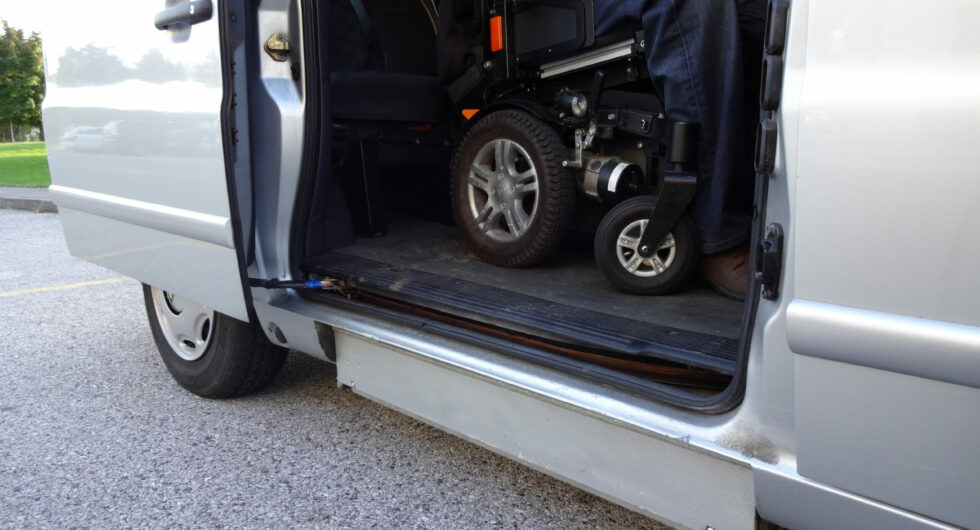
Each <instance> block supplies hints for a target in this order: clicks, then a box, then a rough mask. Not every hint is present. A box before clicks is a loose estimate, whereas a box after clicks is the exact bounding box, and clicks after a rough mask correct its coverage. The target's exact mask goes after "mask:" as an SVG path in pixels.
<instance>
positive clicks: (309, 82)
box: [289, 0, 333, 278]
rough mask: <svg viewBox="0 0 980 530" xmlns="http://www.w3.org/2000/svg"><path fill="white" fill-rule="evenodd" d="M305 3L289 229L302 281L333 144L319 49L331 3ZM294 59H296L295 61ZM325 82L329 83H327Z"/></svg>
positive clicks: (293, 263) (292, 261) (324, 62)
mask: <svg viewBox="0 0 980 530" xmlns="http://www.w3.org/2000/svg"><path fill="white" fill-rule="evenodd" d="M301 1H302V10H301V11H302V13H303V17H302V21H301V23H302V25H303V38H304V41H303V49H304V51H305V56H304V57H302V60H303V66H304V67H305V68H304V71H303V72H302V75H303V76H304V79H303V81H304V87H305V88H304V90H305V91H306V111H305V119H304V124H303V127H304V129H305V133H304V134H303V138H304V145H303V160H302V162H301V166H300V178H301V182H300V183H299V185H298V186H297V195H296V201H295V203H294V204H295V206H294V207H293V218H292V220H291V221H290V229H289V234H290V238H289V265H290V269H291V273H292V276H293V278H302V277H303V274H304V273H303V271H302V269H301V268H300V264H301V263H302V261H303V258H304V256H305V255H306V241H307V237H306V231H307V230H308V229H309V227H308V226H307V224H308V222H307V221H308V220H309V218H310V213H311V212H312V209H313V200H314V192H315V187H316V176H317V175H319V174H320V173H321V169H322V168H324V167H326V168H328V169H327V171H329V168H330V160H331V153H332V147H333V143H332V141H331V137H332V128H331V127H330V124H331V123H332V122H333V118H332V116H331V111H330V86H329V75H327V76H326V78H324V77H322V72H330V62H329V61H330V54H329V53H322V50H321V49H320V42H321V41H320V38H319V37H320V36H321V35H320V32H321V31H322V32H327V31H329V21H328V18H327V17H329V15H330V13H329V8H328V7H327V5H328V4H329V3H328V2H316V1H314V0H301ZM293 60H296V59H295V58H294V59H293ZM325 79H326V80H325Z"/></svg>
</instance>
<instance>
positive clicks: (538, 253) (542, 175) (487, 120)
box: [438, 0, 699, 295]
mask: <svg viewBox="0 0 980 530" xmlns="http://www.w3.org/2000/svg"><path fill="white" fill-rule="evenodd" d="M640 29H641V28H639V27H636V28H626V29H625V30H624V31H623V32H620V33H617V34H612V35H605V36H602V37H597V36H596V35H595V31H594V22H593V6H592V1H591V0H483V1H478V2H476V3H474V2H473V1H472V0H444V3H443V4H442V5H441V6H440V34H439V41H440V43H439V51H438V53H439V57H440V64H439V70H440V72H439V73H440V75H441V77H442V78H443V80H444V81H445V82H447V83H448V87H449V92H450V94H451V96H452V97H453V100H454V102H455V104H456V106H457V108H459V109H462V112H463V113H464V115H467V118H468V119H467V122H466V123H465V124H464V126H463V130H464V133H463V134H462V137H461V140H460V141H459V144H458V147H457V149H456V151H455V154H454V156H453V161H452V164H451V197H452V203H453V205H452V206H453V213H454V215H455V218H456V222H457V224H458V225H459V226H460V228H461V229H462V232H463V234H464V235H465V237H466V239H467V241H468V243H469V245H470V247H471V248H472V250H473V251H474V252H475V253H476V254H477V255H478V256H479V257H480V258H481V259H483V260H484V261H487V262H489V263H493V264H496V265H501V266H507V267H525V266H529V265H533V264H535V263H538V262H540V261H541V260H543V259H545V258H547V257H548V256H549V255H550V254H551V253H552V251H553V250H554V249H555V247H556V246H557V244H558V243H559V241H560V240H561V239H562V238H563V237H564V236H565V234H566V231H567V230H568V229H569V227H570V226H572V224H573V222H574V221H575V220H574V219H573V217H574V216H580V217H581V216H588V213H587V212H589V211H595V210H596V209H598V210H599V211H600V212H602V219H601V222H600V223H599V225H598V228H597V229H596V230H595V240H594V249H595V258H596V263H597V265H598V266H599V269H600V270H601V271H602V273H603V274H604V275H605V276H606V277H607V279H608V280H609V281H610V282H611V283H612V284H613V285H614V286H616V287H617V288H619V289H620V290H623V291H626V292H629V293H633V294H648V295H656V294H667V293H670V292H674V291H676V290H677V289H679V288H680V287H681V286H682V285H683V284H684V283H685V282H686V280H687V279H688V278H689V276H690V274H691V273H692V272H693V270H694V269H695V266H696V261H697V256H698V249H699V245H698V241H697V238H698V236H697V230H696V228H695V226H694V224H693V222H692V221H691V219H690V218H689V217H688V216H687V215H686V214H685V213H684V212H685V210H686V209H687V207H688V205H689V204H690V203H691V200H692V198H693V197H694V192H695V188H696V183H697V174H696V171H695V169H696V168H695V161H696V150H697V142H698V134H697V132H698V128H697V125H696V124H691V123H672V122H670V120H669V118H668V117H667V116H666V115H665V113H664V108H663V104H662V102H661V99H660V97H659V96H658V94H657V93H656V92H655V90H654V87H653V84H652V83H651V81H650V78H649V76H648V74H647V72H646V66H645V61H644V57H643V54H644V51H645V48H646V45H647V43H646V42H644V40H643V37H642V33H641V32H640ZM472 35H479V41H475V39H473V37H472ZM579 196H584V197H586V198H588V199H590V200H591V201H592V203H593V204H591V205H583V204H579V205H578V207H576V201H577V197H579ZM580 202H581V201H580Z"/></svg>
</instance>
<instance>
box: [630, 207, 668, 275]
mask: <svg viewBox="0 0 980 530" xmlns="http://www.w3.org/2000/svg"><path fill="white" fill-rule="evenodd" d="M646 229H647V219H642V220H638V221H633V222H632V223H630V224H628V225H626V228H624V229H623V231H622V232H620V233H619V237H618V238H616V257H617V258H618V259H619V264H620V265H622V266H623V268H624V269H626V271H627V272H629V273H630V274H632V275H634V276H640V277H643V278H649V277H652V276H657V275H658V274H662V273H663V272H665V271H666V270H667V269H668V268H670V265H671V264H672V263H674V257H675V256H676V255H677V242H676V241H674V234H672V233H668V234H667V237H666V238H664V240H663V242H662V243H660V247H659V248H657V250H656V251H655V252H654V253H653V254H650V256H649V257H646V258H644V257H643V256H641V255H640V252H639V247H640V238H641V237H643V232H644V231H646Z"/></svg>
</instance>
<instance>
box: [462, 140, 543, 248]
mask: <svg viewBox="0 0 980 530" xmlns="http://www.w3.org/2000/svg"><path fill="white" fill-rule="evenodd" d="M537 190H538V175H537V171H536V169H535V168H534V165H533V164H532V163H531V158H530V155H528V153H527V151H526V150H525V149H524V148H523V147H521V145H520V144H518V143H517V142H514V141H513V140H508V139H496V140H491V141H490V142H487V143H486V144H485V145H484V146H483V147H482V148H480V150H479V151H478V152H477V155H476V157H474V160H473V164H472V165H471V166H470V174H469V179H468V185H467V195H468V197H469V206H470V213H471V215H472V216H473V219H474V220H475V221H476V224H477V227H478V228H479V230H480V231H481V232H482V233H483V234H484V235H485V236H487V237H489V238H491V239H493V240H496V241H500V242H510V241H513V240H515V239H517V238H519V237H521V235H523V234H524V232H526V231H527V229H528V227H529V226H530V224H531V222H532V221H533V220H534V217H535V215H536V214H537V209H538V194H537Z"/></svg>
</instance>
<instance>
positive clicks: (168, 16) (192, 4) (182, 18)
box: [153, 0, 212, 30]
mask: <svg viewBox="0 0 980 530" xmlns="http://www.w3.org/2000/svg"><path fill="white" fill-rule="evenodd" d="M211 11H212V9H211V0H188V1H187V2H182V3H180V4H177V5H175V6H173V7H168V8H167V9H164V10H163V11H160V12H159V13H157V15H156V16H155V17H153V25H154V26H156V27H157V29H159V30H171V29H174V30H177V29H183V28H186V27H189V26H191V25H193V24H197V23H198V22H204V21H205V20H208V19H210V18H211Z"/></svg>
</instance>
